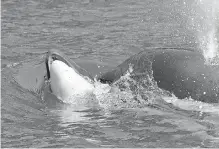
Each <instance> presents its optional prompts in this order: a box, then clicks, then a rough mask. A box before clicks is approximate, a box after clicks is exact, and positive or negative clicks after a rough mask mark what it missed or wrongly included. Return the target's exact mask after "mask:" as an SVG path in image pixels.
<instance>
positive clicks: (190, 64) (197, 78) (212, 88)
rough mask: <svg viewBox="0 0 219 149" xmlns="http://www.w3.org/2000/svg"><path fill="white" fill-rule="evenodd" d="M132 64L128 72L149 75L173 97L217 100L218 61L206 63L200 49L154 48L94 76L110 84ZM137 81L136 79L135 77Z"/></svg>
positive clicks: (136, 74)
mask: <svg viewBox="0 0 219 149" xmlns="http://www.w3.org/2000/svg"><path fill="white" fill-rule="evenodd" d="M130 66H132V69H133V71H132V72H131V76H135V77H134V78H142V77H146V76H147V75H150V76H151V77H152V79H153V80H154V81H155V82H156V84H157V86H158V87H159V88H161V89H163V90H165V91H168V92H169V93H173V94H174V95H175V96H176V97H177V98H179V99H184V98H192V99H194V100H197V101H202V102H207V103H218V101H219V65H208V64H206V62H205V59H204V57H203V55H202V54H201V53H198V52H195V51H190V50H184V49H182V50H181V49H167V48H154V49H150V50H145V51H141V52H140V53H138V54H136V55H134V56H131V57H130V58H128V59H127V60H125V61H124V62H123V63H122V64H120V65H118V66H117V67H116V68H114V69H113V70H110V71H108V72H106V73H103V74H102V75H100V76H99V77H98V78H97V80H99V81H100V82H102V83H108V84H113V83H114V82H116V81H117V80H118V79H120V77H121V76H124V75H125V74H126V73H127V71H128V69H129V67H130ZM137 81H138V80H137Z"/></svg>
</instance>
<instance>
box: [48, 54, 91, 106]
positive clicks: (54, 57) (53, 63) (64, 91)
mask: <svg viewBox="0 0 219 149" xmlns="http://www.w3.org/2000/svg"><path fill="white" fill-rule="evenodd" d="M45 64H46V70H47V75H46V76H47V80H49V82H50V89H51V92H52V93H53V94H54V95H55V96H56V97H57V98H58V99H60V100H62V101H64V102H65V101H68V100H74V97H77V96H81V97H83V96H84V95H90V94H92V93H93V90H94V85H93V78H92V76H91V75H90V74H89V73H88V72H87V71H86V70H85V69H83V68H81V67H80V66H78V65H77V64H76V63H75V62H74V61H71V60H70V59H69V58H67V57H66V56H65V55H64V54H62V53H61V52H59V51H56V50H50V51H48V52H47V55H46V60H45Z"/></svg>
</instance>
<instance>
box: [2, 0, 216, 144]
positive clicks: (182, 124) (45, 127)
mask: <svg viewBox="0 0 219 149" xmlns="http://www.w3.org/2000/svg"><path fill="white" fill-rule="evenodd" d="M1 3H2V7H1V12H2V18H1V20H2V26H1V27H2V32H1V37H2V38H1V39H2V40H1V43H2V44H1V147H5V148H6V147H7V148H12V147H16V148H18V147H19V148H29V147H36V148H43V147H50V148H53V147H59V148H60V147H62V148H65V147H66V148H67V147H71V148H75V147H175V148H176V147H219V104H218V103H216V104H207V103H202V102H197V101H193V100H192V99H183V100H179V99H177V98H176V97H175V96H174V95H171V96H167V95H160V94H158V90H157V89H156V86H153V87H154V88H153V89H154V90H150V89H146V90H143V91H144V93H142V92H139V94H140V95H142V94H144V95H146V96H147V100H145V99H144V98H143V99H142V96H135V97H134V96H133V94H132V93H131V92H130V91H129V90H126V91H123V92H120V91H119V90H118V89H117V88H116V87H114V88H113V89H112V88H111V89H109V86H104V85H102V84H98V82H97V84H96V86H97V88H96V93H97V95H98V100H99V103H100V104H91V105H88V106H75V105H72V104H64V103H61V102H60V101H58V100H57V98H56V97H55V96H54V95H52V94H45V93H46V92H45V90H46V87H45V88H44V90H43V91H42V85H43V84H44V83H45V82H44V79H43V78H44V74H45V65H44V59H45V54H46V52H47V51H48V50H50V49H58V50H60V51H62V52H63V53H64V54H66V55H67V56H68V57H69V58H71V59H72V60H74V61H75V62H76V63H77V64H78V65H80V66H81V67H83V68H85V69H86V70H87V71H88V72H90V73H91V75H92V76H94V77H95V76H96V75H99V74H101V73H103V72H105V71H107V70H110V69H111V68H113V67H115V66H117V65H118V64H120V63H122V62H123V61H124V60H125V59H127V58H129V57H130V56H131V55H134V54H136V53H138V52H140V51H142V50H147V49H151V48H163V49H164V50H165V49H168V48H171V49H174V48H175V49H177V50H179V49H188V50H193V51H195V50H198V51H199V52H202V53H203V54H204V55H205V57H206V59H207V61H210V63H217V62H218V61H217V60H218V43H219V42H218V41H219V40H218V38H219V33H218V32H219V29H218V28H219V24H218V23H217V22H219V21H218V20H219V19H218V18H219V15H218V14H219V10H218V8H219V6H218V2H217V0H213V1H210V2H209V1H207V0H202V1H201V0H188V1H181V0H165V1H160V0H147V1H145V0H75V1H71V0H41V1H37V0H29V1H25V0H13V1H12V0H3V1H1ZM129 79H130V78H129V77H128V76H127V77H125V78H122V79H121V80H120V82H119V83H120V84H121V83H123V84H126V83H127V81H130V80H129ZM108 90H113V91H112V92H108ZM159 91H160V90H159ZM123 99H126V100H127V101H129V102H126V103H124V102H122V100H123ZM136 99H137V100H138V101H142V100H143V102H140V103H139V102H136Z"/></svg>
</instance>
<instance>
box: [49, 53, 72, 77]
mask: <svg viewBox="0 0 219 149" xmlns="http://www.w3.org/2000/svg"><path fill="white" fill-rule="evenodd" d="M55 60H59V61H62V62H63V63H65V64H66V65H68V66H69V67H72V66H71V64H70V62H69V61H68V59H67V58H66V57H65V56H64V54H62V53H61V52H58V51H56V50H50V51H48V52H47V55H46V60H45V63H46V71H47V79H48V80H49V79H50V76H51V75H50V68H51V65H52V63H53V62H54V61H55Z"/></svg>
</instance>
